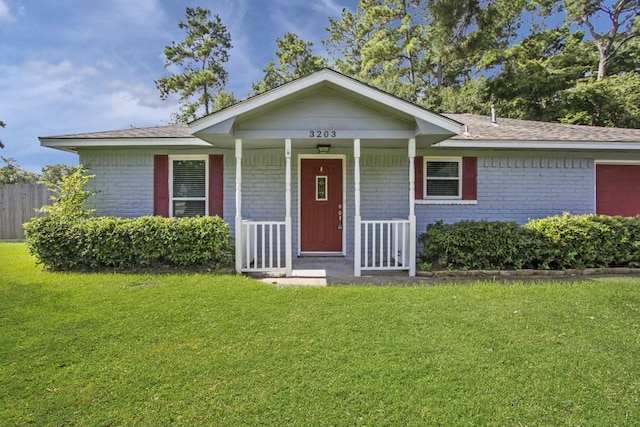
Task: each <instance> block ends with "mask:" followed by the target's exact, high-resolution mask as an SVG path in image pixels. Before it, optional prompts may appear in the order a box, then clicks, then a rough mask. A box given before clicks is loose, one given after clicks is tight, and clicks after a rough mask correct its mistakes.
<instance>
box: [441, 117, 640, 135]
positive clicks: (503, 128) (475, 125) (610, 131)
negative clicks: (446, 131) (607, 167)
mask: <svg viewBox="0 0 640 427" xmlns="http://www.w3.org/2000/svg"><path fill="white" fill-rule="evenodd" d="M443 116H446V117H448V118H450V119H453V120H456V121H458V122H460V123H463V124H464V126H463V127H462V132H461V133H460V134H459V135H457V136H454V137H453V138H452V139H458V140H460V139H462V140H478V141H549V142H552V141H574V142H640V129H623V128H605V127H597V126H581V125H566V124H561V123H547V122H536V121H532V120H516V119H506V118H498V119H497V120H496V123H492V121H491V117H489V116H480V115H475V114H443Z"/></svg>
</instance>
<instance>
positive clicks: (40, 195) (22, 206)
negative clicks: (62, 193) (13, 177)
mask: <svg viewBox="0 0 640 427" xmlns="http://www.w3.org/2000/svg"><path fill="white" fill-rule="evenodd" d="M50 196H51V193H50V191H49V189H48V188H47V186H46V185H44V184H7V185H0V240H24V238H25V236H24V229H23V228H22V224H24V223H25V222H27V221H29V220H30V219H31V218H33V217H34V216H40V215H42V214H38V213H37V212H36V209H38V208H41V207H42V206H44V205H46V204H49V203H50V200H49V197H50Z"/></svg>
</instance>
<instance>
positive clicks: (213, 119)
mask: <svg viewBox="0 0 640 427" xmlns="http://www.w3.org/2000/svg"><path fill="white" fill-rule="evenodd" d="M320 88H330V89H331V90H332V91H334V92H336V93H338V94H340V95H341V96H345V97H349V98H350V99H355V100H356V101H357V102H358V103H359V104H362V105H365V106H370V107H371V108H373V109H374V110H378V111H383V112H385V113H387V114H395V115H397V116H398V117H402V119H403V120H407V119H411V120H413V121H414V123H415V129H414V132H415V136H419V135H428V136H429V138H431V139H430V141H429V144H433V145H434V146H438V147H450V148H511V149H519V148H533V149H536V148H538V149H599V150H629V149H631V150H640V129H621V128H604V127H594V126H580V125H566V124H559V123H546V122H536V121H529V120H516V119H506V118H498V119H497V123H492V122H491V118H490V117H488V116H479V115H473V114H437V113H434V112H432V111H429V110H426V109H424V108H422V107H420V106H418V105H415V104H413V103H410V102H408V101H405V100H403V99H400V98H398V97H395V96H393V95H390V94H388V93H386V92H384V91H381V90H379V89H376V88H373V87H371V86H368V85H366V84H364V83H362V82H359V81H358V80H355V79H353V78H351V77H347V76H345V75H343V74H340V73H337V72H336V71H333V70H330V69H323V70H321V71H318V72H316V73H313V74H311V75H309V76H306V77H303V78H300V79H297V80H294V81H292V82H289V83H286V84H284V85H282V86H279V87H277V88H275V89H272V90H270V91H268V92H265V93H263V94H260V95H256V96H254V97H251V98H248V99H246V100H244V101H241V102H239V103H237V104H235V105H232V106H230V107H227V108H225V109H223V110H221V111H218V112H215V113H213V114H210V115H208V116H206V117H203V118H201V119H198V120H195V121H193V122H191V123H190V124H188V125H186V124H174V125H166V126H156V127H147V128H130V129H122V130H113V131H106V132H90V133H77V134H68V135H59V136H48V137H40V138H39V139H40V141H41V145H43V146H45V147H51V148H57V149H60V150H65V151H72V152H76V151H77V149H78V148H81V147H156V146H164V147H208V148H211V146H212V144H214V145H216V146H221V145H220V144H218V142H219V141H220V140H221V137H227V138H230V140H231V141H232V138H233V129H234V124H235V123H236V121H237V120H238V119H239V118H243V117H253V116H256V115H259V114H262V113H264V112H265V111H269V110H270V109H273V108H277V107H279V106H282V105H286V104H287V103H289V102H291V100H292V99H299V98H300V97H304V96H305V95H309V94H311V93H313V92H314V91H316V92H317V91H318V89H320ZM381 135H382V134H381ZM411 136H414V135H413V134H412V135H411ZM357 137H359V136H357ZM377 137H379V138H383V136H377Z"/></svg>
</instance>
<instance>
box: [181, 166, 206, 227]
mask: <svg viewBox="0 0 640 427" xmlns="http://www.w3.org/2000/svg"><path fill="white" fill-rule="evenodd" d="M206 170H207V162H206V160H173V184H172V185H173V187H172V190H173V201H172V203H173V216H177V217H181V216H196V215H202V216H204V215H206V213H207V212H206V203H207V176H206Z"/></svg>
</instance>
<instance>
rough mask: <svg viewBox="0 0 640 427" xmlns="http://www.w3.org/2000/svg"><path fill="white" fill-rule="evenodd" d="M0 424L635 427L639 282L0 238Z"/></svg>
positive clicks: (638, 416) (639, 387) (638, 418)
mask: <svg viewBox="0 0 640 427" xmlns="http://www.w3.org/2000/svg"><path fill="white" fill-rule="evenodd" d="M0 333H1V335H0V425H56V426H60V425H82V426H84V425H170V424H173V425H278V426H281V425H294V426H295V425H299V426H315V425H318V426H320V425H321V426H328V425H340V426H342V425H344V426H354V425H393V426H395V425H403V426H404V425H406V426H410V425H417V426H418V425H419V426H424V425H438V426H440V425H455V426H464V425H469V426H471V425H496V426H497V425H500V426H502V425H510V426H518V425H527V426H548V425H567V426H571V425H576V426H577V425H594V426H601V425H620V426H623V425H639V424H640V363H639V361H638V355H640V279H638V278H615V279H604V278H602V279H593V280H589V281H583V282H562V283H554V282H545V283H533V284H532V283H529V284H523V283H513V284H509V285H505V284H499V283H487V282H484V283H473V284H461V285H443V286H435V287H431V286H422V287H408V286H397V287H376V286H344V287H333V288H331V287H330V288H277V287H273V286H269V285H264V284H261V283H256V282H254V281H252V280H250V279H247V278H242V277H233V276H211V275H206V274H173V275H167V274H163V275H126V274H100V275H98V274H71V273H50V272H46V271H42V269H40V268H38V267H35V266H34V263H33V260H32V259H31V258H30V257H29V255H28V254H27V251H26V248H25V245H24V244H20V243H0Z"/></svg>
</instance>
